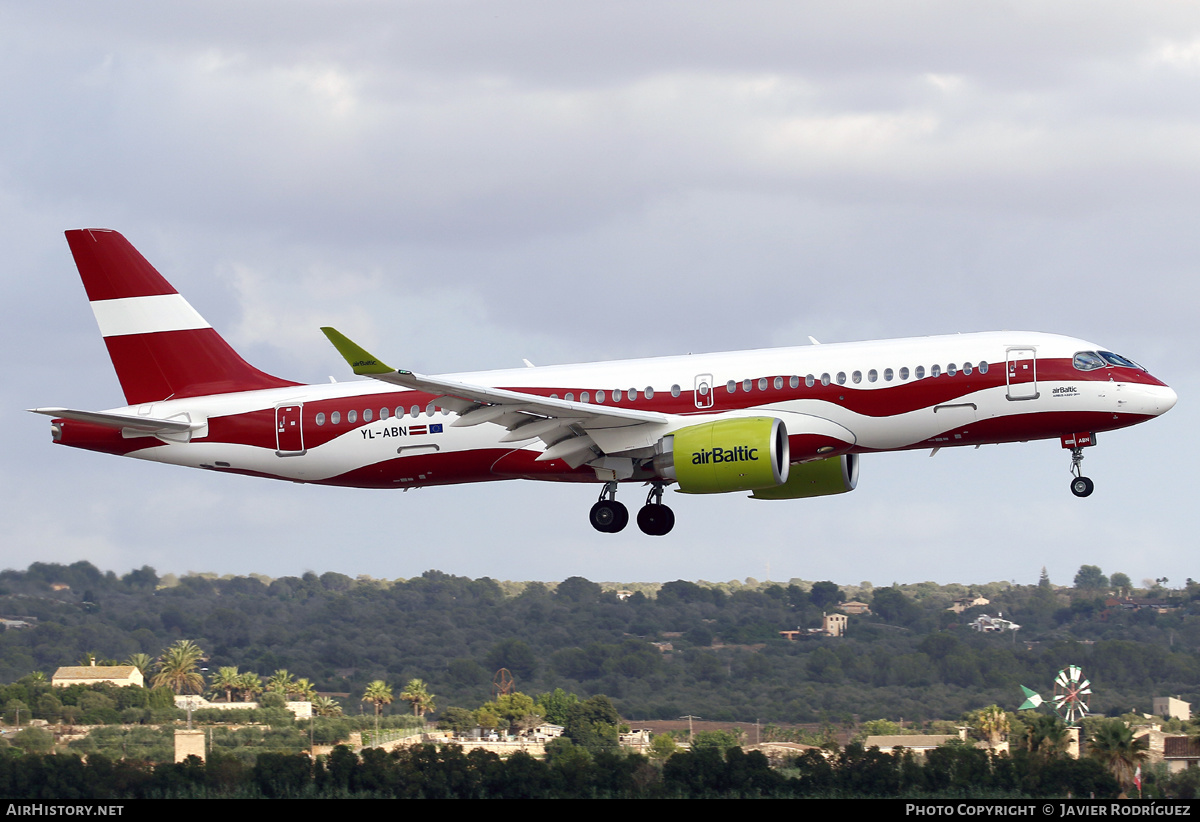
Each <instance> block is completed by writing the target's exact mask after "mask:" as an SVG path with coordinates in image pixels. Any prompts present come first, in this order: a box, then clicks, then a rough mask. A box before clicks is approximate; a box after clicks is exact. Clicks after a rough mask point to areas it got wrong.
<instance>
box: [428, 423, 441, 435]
mask: <svg viewBox="0 0 1200 822" xmlns="http://www.w3.org/2000/svg"><path fill="white" fill-rule="evenodd" d="M429 433H430V434H440V433H442V424H441V423H440V422H435V423H431V424H430V426H429Z"/></svg>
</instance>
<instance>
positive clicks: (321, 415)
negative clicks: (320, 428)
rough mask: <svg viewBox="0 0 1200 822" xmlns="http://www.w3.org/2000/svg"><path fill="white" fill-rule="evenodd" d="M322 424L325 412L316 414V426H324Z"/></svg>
mask: <svg viewBox="0 0 1200 822" xmlns="http://www.w3.org/2000/svg"><path fill="white" fill-rule="evenodd" d="M324 424H325V412H324V411H322V412H321V413H320V414H317V425H324Z"/></svg>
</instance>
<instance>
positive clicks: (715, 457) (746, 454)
mask: <svg viewBox="0 0 1200 822" xmlns="http://www.w3.org/2000/svg"><path fill="white" fill-rule="evenodd" d="M757 459H758V449H757V448H749V447H747V446H745V445H735V446H734V447H733V448H730V449H724V448H713V449H712V450H710V451H693V452H692V465H714V464H716V463H719V462H746V461H747V460H757Z"/></svg>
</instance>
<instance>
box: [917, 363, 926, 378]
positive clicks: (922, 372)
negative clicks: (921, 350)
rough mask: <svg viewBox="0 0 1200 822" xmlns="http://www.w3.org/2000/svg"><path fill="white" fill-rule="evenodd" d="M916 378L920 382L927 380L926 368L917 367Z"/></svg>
mask: <svg viewBox="0 0 1200 822" xmlns="http://www.w3.org/2000/svg"><path fill="white" fill-rule="evenodd" d="M916 377H917V379H918V380H923V379H925V366H923V365H918V366H917V371H916Z"/></svg>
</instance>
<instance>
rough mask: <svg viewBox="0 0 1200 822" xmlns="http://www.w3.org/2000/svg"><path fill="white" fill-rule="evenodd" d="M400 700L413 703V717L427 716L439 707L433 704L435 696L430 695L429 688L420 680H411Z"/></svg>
mask: <svg viewBox="0 0 1200 822" xmlns="http://www.w3.org/2000/svg"><path fill="white" fill-rule="evenodd" d="M400 698H401V699H404V700H407V701H408V702H411V703H412V707H413V716H425V714H427V713H428V712H430V711H435V710H437V706H436V705H434V704H433V694H431V693H429V688H427V687H426V686H425V682H424V681H423V680H420V679H410V680H409V681H408V684H407V685H406V686H404V692H403V693H401V694H400Z"/></svg>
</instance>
